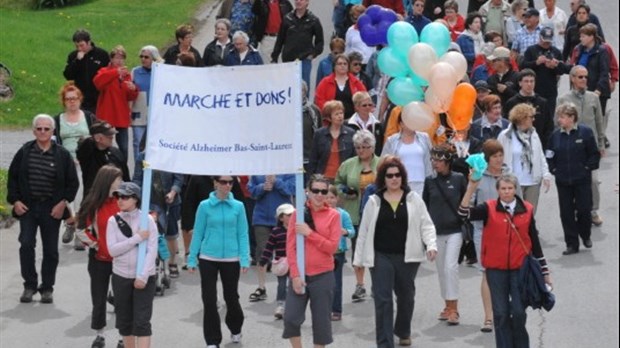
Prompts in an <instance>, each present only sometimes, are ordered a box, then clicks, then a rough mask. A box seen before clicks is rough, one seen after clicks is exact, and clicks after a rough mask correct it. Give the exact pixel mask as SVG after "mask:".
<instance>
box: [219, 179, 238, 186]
mask: <svg viewBox="0 0 620 348" xmlns="http://www.w3.org/2000/svg"><path fill="white" fill-rule="evenodd" d="M217 182H218V183H219V184H220V185H231V186H232V184H233V182H234V180H218V181H217Z"/></svg>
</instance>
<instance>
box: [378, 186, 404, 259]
mask: <svg viewBox="0 0 620 348" xmlns="http://www.w3.org/2000/svg"><path fill="white" fill-rule="evenodd" d="M377 195H378V196H379V198H380V199H381V206H380V208H379V215H378V216H377V224H376V225H375V241H374V242H375V250H376V251H378V252H382V253H387V254H404V253H405V243H406V242H407V229H408V225H409V216H408V214H407V202H406V197H407V194H406V193H404V194H403V196H402V198H401V199H400V202H398V206H397V207H396V211H394V209H392V206H391V205H390V203H389V202H388V201H386V200H385V198H383V192H379V193H377Z"/></svg>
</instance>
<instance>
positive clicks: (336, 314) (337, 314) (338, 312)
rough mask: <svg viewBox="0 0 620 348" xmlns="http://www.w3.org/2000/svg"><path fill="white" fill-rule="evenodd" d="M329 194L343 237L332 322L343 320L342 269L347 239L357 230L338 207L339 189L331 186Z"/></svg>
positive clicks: (336, 256)
mask: <svg viewBox="0 0 620 348" xmlns="http://www.w3.org/2000/svg"><path fill="white" fill-rule="evenodd" d="M328 190H329V193H327V204H329V206H330V207H332V208H334V209H336V210H338V212H339V213H340V226H341V230H342V237H341V238H340V243H338V250H336V253H335V254H334V277H335V278H336V284H335V286H334V301H333V302H332V317H331V318H332V321H340V320H342V267H343V266H344V264H345V262H346V258H345V255H344V254H345V252H346V251H347V249H348V248H347V238H353V237H355V228H353V222H352V221H351V216H350V215H349V213H347V211H346V210H344V209H342V208H339V207H337V205H338V189H337V188H336V186H335V185H329V189H328Z"/></svg>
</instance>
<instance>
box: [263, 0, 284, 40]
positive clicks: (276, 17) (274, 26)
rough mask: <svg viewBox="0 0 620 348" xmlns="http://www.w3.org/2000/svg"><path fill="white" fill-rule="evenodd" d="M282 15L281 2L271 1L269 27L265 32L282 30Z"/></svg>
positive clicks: (275, 32)
mask: <svg viewBox="0 0 620 348" xmlns="http://www.w3.org/2000/svg"><path fill="white" fill-rule="evenodd" d="M281 23H282V16H280V3H279V2H278V0H270V1H269V18H268V19H267V27H265V34H271V35H273V34H277V33H278V31H280V24H281Z"/></svg>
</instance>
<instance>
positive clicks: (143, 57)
mask: <svg viewBox="0 0 620 348" xmlns="http://www.w3.org/2000/svg"><path fill="white" fill-rule="evenodd" d="M140 59H151V56H143V55H140Z"/></svg>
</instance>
